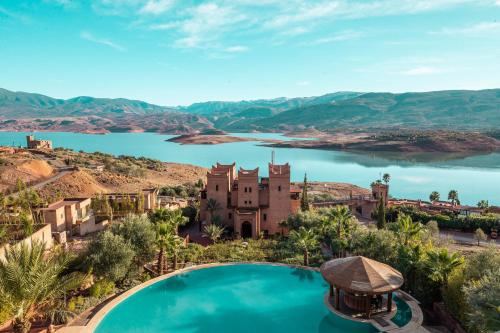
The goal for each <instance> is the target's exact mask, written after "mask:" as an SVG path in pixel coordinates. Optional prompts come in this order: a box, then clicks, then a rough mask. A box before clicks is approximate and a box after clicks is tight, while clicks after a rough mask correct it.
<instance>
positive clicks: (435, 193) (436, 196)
mask: <svg viewBox="0 0 500 333" xmlns="http://www.w3.org/2000/svg"><path fill="white" fill-rule="evenodd" d="M439 198H440V195H439V192H438V191H432V192H431V194H430V195H429V200H430V201H433V202H434V201H439Z"/></svg>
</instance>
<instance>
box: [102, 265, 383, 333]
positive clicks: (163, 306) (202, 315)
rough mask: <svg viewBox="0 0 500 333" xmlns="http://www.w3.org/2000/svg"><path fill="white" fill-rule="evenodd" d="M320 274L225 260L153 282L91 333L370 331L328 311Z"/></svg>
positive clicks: (325, 290)
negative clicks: (232, 263)
mask: <svg viewBox="0 0 500 333" xmlns="http://www.w3.org/2000/svg"><path fill="white" fill-rule="evenodd" d="M327 291H328V285H327V284H326V283H325V282H324V280H323V278H322V277H321V275H320V273H318V272H313V271H309V270H304V269H297V268H290V267H284V266H271V265H245V264H240V265H231V266H220V267H213V268H206V269H200V270H195V271H191V272H188V273H184V274H181V275H177V276H174V277H171V278H169V279H166V280H163V281H160V282H157V283H155V284H153V285H151V286H149V287H147V288H145V289H142V290H140V291H139V292H137V293H135V294H133V295H132V296H130V297H128V298H127V299H125V300H124V301H123V302H121V303H120V304H118V305H117V306H116V307H115V308H113V309H112V310H111V311H110V312H109V313H108V314H107V315H106V316H105V317H104V319H103V320H102V321H101V322H100V324H99V326H98V327H97V329H96V331H95V332H96V333H116V332H120V333H132V332H133V333H138V332H150V333H158V332H167V333H168V332H172V333H267V332H273V333H281V332H283V333H310V332H315V333H316V332H317V333H372V332H377V330H376V329H375V328H374V327H373V326H371V325H370V324H363V323H356V322H352V321H348V320H345V319H342V318H341V317H338V316H336V315H334V314H333V313H331V312H330V311H329V310H328V308H327V307H326V305H325V304H324V303H323V297H324V295H325V293H326V292H327Z"/></svg>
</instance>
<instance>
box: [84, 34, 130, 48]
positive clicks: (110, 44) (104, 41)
mask: <svg viewBox="0 0 500 333" xmlns="http://www.w3.org/2000/svg"><path fill="white" fill-rule="evenodd" d="M80 37H81V38H83V39H85V40H88V41H89V42H93V43H96V44H101V45H105V46H108V47H111V48H113V49H115V50H117V51H125V48H124V47H123V46H121V45H119V44H117V43H115V42H113V41H111V40H109V39H105V38H98V37H96V36H94V35H93V34H91V33H90V32H88V31H82V32H81V33H80Z"/></svg>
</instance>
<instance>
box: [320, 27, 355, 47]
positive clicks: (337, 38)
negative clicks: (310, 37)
mask: <svg viewBox="0 0 500 333" xmlns="http://www.w3.org/2000/svg"><path fill="white" fill-rule="evenodd" d="M361 36H363V33H362V32H360V31H354V30H346V31H341V32H339V33H337V34H335V35H333V36H329V37H323V38H318V39H316V40H314V41H313V42H312V43H311V44H313V45H315V44H327V43H333V42H342V41H346V40H351V39H356V38H359V37H361Z"/></svg>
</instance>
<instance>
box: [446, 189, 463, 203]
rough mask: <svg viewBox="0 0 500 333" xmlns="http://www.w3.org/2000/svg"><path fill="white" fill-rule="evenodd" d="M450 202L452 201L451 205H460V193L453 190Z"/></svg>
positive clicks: (450, 194)
mask: <svg viewBox="0 0 500 333" xmlns="http://www.w3.org/2000/svg"><path fill="white" fill-rule="evenodd" d="M448 200H450V201H451V204H452V205H453V206H455V205H456V204H459V205H460V200H458V192H457V191H456V190H451V191H450V192H449V193H448Z"/></svg>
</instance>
